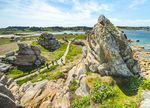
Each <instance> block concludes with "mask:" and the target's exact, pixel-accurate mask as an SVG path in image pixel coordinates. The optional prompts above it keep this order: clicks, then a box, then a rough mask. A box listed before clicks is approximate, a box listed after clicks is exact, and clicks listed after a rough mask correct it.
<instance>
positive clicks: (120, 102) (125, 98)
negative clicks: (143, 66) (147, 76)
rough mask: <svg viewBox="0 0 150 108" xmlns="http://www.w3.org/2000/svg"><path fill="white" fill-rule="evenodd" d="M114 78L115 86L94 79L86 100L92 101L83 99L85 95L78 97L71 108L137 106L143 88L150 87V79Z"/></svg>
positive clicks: (128, 107) (135, 107)
mask: <svg viewBox="0 0 150 108" xmlns="http://www.w3.org/2000/svg"><path fill="white" fill-rule="evenodd" d="M113 79H114V80H115V81H116V84H114V85H113V86H112V85H108V84H107V83H102V82H101V81H100V80H98V79H97V80H94V79H93V86H92V87H91V89H90V95H89V96H88V97H86V101H87V102H90V103H89V104H87V103H86V102H84V100H82V98H83V99H84V98H85V97H82V98H81V97H80V98H79V97H76V98H75V99H74V100H73V102H72V105H71V108H85V107H87V108H88V107H90V106H91V105H96V106H99V107H100V108H137V107H138V106H139V103H140V101H141V93H142V90H145V89H150V80H144V79H139V78H137V77H130V78H113ZM77 103H79V104H77Z"/></svg>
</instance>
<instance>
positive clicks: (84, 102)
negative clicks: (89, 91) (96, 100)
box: [70, 96, 90, 108]
mask: <svg viewBox="0 0 150 108" xmlns="http://www.w3.org/2000/svg"><path fill="white" fill-rule="evenodd" d="M70 108H90V98H89V97H88V96H87V97H77V98H76V99H75V100H74V101H73V103H72V104H71V106H70Z"/></svg>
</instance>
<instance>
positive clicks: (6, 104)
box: [0, 73, 17, 108]
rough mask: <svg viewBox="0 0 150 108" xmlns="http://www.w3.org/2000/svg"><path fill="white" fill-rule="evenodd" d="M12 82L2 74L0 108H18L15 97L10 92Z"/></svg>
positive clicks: (0, 75)
mask: <svg viewBox="0 0 150 108" xmlns="http://www.w3.org/2000/svg"><path fill="white" fill-rule="evenodd" d="M10 84H11V80H10V79H7V78H6V76H5V75H4V74H1V73H0V108H17V104H16V103H15V102H16V101H15V97H14V96H13V94H12V92H11V91H10V90H9V85H10Z"/></svg>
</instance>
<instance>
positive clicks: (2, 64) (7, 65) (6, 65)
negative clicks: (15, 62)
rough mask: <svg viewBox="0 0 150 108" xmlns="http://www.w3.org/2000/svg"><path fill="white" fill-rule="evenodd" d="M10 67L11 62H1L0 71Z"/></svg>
mask: <svg viewBox="0 0 150 108" xmlns="http://www.w3.org/2000/svg"><path fill="white" fill-rule="evenodd" d="M10 67H11V65H10V64H5V63H0V72H6V71H7V70H9V68H10Z"/></svg>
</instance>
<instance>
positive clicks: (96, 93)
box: [91, 81, 114, 103]
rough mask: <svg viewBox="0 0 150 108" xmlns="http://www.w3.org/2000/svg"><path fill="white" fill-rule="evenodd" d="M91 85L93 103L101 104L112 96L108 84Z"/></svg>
mask: <svg viewBox="0 0 150 108" xmlns="http://www.w3.org/2000/svg"><path fill="white" fill-rule="evenodd" d="M93 85H94V87H93V88H92V91H91V99H92V101H93V102H94V103H102V101H103V100H105V99H108V98H110V97H113V96H114V92H113V89H112V87H110V86H109V85H108V84H103V83H101V82H100V81H95V82H94V84H93Z"/></svg>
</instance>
